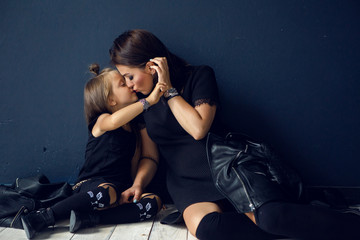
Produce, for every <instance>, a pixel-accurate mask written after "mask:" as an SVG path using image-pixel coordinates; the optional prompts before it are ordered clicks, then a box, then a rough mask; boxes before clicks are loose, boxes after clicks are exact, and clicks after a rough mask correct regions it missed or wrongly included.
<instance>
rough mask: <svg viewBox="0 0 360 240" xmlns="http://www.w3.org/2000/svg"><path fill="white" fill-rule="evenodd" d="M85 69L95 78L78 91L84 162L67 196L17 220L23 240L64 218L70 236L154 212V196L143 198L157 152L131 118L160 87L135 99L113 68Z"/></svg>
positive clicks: (156, 205) (147, 104) (150, 102)
mask: <svg viewBox="0 0 360 240" xmlns="http://www.w3.org/2000/svg"><path fill="white" fill-rule="evenodd" d="M90 71H91V72H92V73H94V74H95V75H96V76H95V77H93V78H92V79H90V80H89V81H88V82H87V84H86V85H85V89H84V110H85V117H86V121H87V124H88V131H89V132H88V135H89V137H88V143H87V146H86V151H85V163H84V165H83V167H82V168H81V170H80V173H79V176H78V181H77V184H75V186H74V187H73V190H74V191H73V194H72V196H70V197H69V198H66V199H64V200H62V201H60V202H58V203H56V204H55V205H53V206H51V207H49V208H47V209H40V210H39V211H33V212H30V213H29V214H27V215H24V216H22V218H21V219H22V224H23V227H24V230H25V233H26V236H27V237H28V239H31V238H33V237H34V236H35V233H36V232H39V231H41V230H43V229H44V228H47V227H48V226H51V225H54V224H55V223H56V222H58V221H59V220H63V219H66V218H69V217H70V229H69V230H70V232H76V231H77V230H79V229H80V228H83V227H88V226H92V225H95V224H97V223H102V224H110V223H111V224H117V223H125V222H138V221H143V220H145V219H149V218H152V217H154V216H155V215H156V213H157V212H158V211H159V210H160V205H161V201H160V198H159V197H158V196H156V195H155V194H143V191H144V189H145V187H146V186H147V185H148V184H149V183H150V181H151V179H152V178H153V176H154V175H155V172H156V169H157V165H158V152H157V149H156V147H155V145H154V143H153V142H152V141H151V140H150V138H149V137H148V135H147V131H146V129H145V128H143V127H142V126H143V123H141V121H140V122H139V120H138V119H135V120H133V119H134V118H135V117H137V116H138V115H139V114H141V113H142V112H143V110H146V109H147V108H148V107H150V106H151V105H153V104H155V103H157V102H158V101H159V98H160V97H161V95H162V93H161V92H160V87H161V86H165V84H163V83H159V84H157V87H155V88H154V90H153V92H152V94H150V95H149V96H148V97H147V98H143V99H140V100H139V101H138V97H137V96H136V94H135V93H134V91H133V90H132V89H130V88H129V87H127V86H126V83H125V80H124V78H123V77H122V76H121V75H120V74H119V73H118V71H116V70H115V69H111V68H105V69H104V70H103V71H101V72H99V66H98V65H97V64H93V65H91V67H90ZM131 120H133V121H132V122H130V121H131ZM136 148H138V149H136ZM140 148H141V149H140ZM140 152H141V156H140V154H139V153H140ZM119 205H120V206H119ZM108 208H112V209H110V210H107V209H108ZM99 210H101V211H99Z"/></svg>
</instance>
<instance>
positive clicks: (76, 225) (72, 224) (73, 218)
mask: <svg viewBox="0 0 360 240" xmlns="http://www.w3.org/2000/svg"><path fill="white" fill-rule="evenodd" d="M80 225H81V223H79V222H78V223H77V222H76V213H75V211H73V210H71V214H70V224H69V232H71V233H74V232H76V231H77V230H79V228H80Z"/></svg>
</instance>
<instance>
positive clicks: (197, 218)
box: [183, 202, 221, 236]
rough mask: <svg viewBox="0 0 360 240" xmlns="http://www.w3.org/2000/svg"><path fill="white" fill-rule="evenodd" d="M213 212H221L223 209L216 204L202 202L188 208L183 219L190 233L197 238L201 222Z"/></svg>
mask: <svg viewBox="0 0 360 240" xmlns="http://www.w3.org/2000/svg"><path fill="white" fill-rule="evenodd" d="M213 212H221V209H220V207H219V206H218V205H217V204H216V203H212V202H200V203H195V204H192V205H190V206H188V207H187V208H186V209H185V210H184V213H183V217H184V221H185V224H186V227H187V229H188V230H189V232H190V233H191V234H192V235H193V236H196V232H197V228H198V226H199V224H200V222H201V221H202V220H203V218H204V217H205V216H206V215H208V214H209V213H213Z"/></svg>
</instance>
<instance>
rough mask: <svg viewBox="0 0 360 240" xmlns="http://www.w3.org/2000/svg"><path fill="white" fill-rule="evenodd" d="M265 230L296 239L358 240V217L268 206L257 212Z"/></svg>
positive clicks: (288, 205)
mask: <svg viewBox="0 0 360 240" xmlns="http://www.w3.org/2000/svg"><path fill="white" fill-rule="evenodd" d="M256 222H257V224H258V226H259V227H260V228H262V229H263V230H264V231H267V232H270V233H273V234H279V235H285V236H287V237H291V238H296V239H316V240H319V239H324V240H325V239H326V240H329V239H360V231H359V230H358V228H359V227H360V217H359V216H357V215H355V214H352V213H340V212H337V211H335V210H332V209H328V208H324V207H316V206H311V205H300V204H292V203H278V202H274V203H267V204H264V205H263V206H261V207H260V208H259V209H258V210H257V212H256Z"/></svg>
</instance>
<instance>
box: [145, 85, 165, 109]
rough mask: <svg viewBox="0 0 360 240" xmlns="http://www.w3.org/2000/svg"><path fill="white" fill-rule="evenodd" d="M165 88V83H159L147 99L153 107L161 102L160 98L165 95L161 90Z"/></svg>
mask: <svg viewBox="0 0 360 240" xmlns="http://www.w3.org/2000/svg"><path fill="white" fill-rule="evenodd" d="M165 87H166V84H165V83H163V82H158V83H157V84H156V86H155V88H154V90H153V91H152V92H151V94H150V95H149V96H148V97H147V98H146V101H148V102H149V103H150V105H151V106H152V105H154V104H156V103H157V102H158V101H159V99H160V97H161V96H162V95H163V94H164V92H162V91H161V90H160V89H162V88H165Z"/></svg>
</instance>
